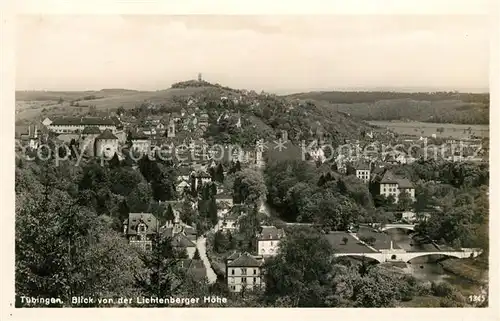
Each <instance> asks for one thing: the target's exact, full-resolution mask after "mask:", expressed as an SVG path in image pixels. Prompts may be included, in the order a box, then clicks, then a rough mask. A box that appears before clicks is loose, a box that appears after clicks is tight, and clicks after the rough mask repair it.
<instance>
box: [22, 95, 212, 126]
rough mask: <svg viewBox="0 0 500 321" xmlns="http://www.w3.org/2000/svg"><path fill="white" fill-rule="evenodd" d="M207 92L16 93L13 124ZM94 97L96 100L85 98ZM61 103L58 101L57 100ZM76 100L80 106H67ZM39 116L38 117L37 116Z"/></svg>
mask: <svg viewBox="0 0 500 321" xmlns="http://www.w3.org/2000/svg"><path fill="white" fill-rule="evenodd" d="M205 90H207V88H206V87H196V88H187V89H186V88H179V89H176V88H171V89H166V90H158V91H133V90H121V89H116V90H111V89H107V90H101V91H91V92H90V91H89V92H41V91H36V92H22V91H20V92H16V122H23V121H27V120H32V119H35V118H43V115H42V114H43V113H47V114H50V115H58V116H75V115H80V114H84V113H86V111H87V110H88V106H95V107H96V110H97V111H108V110H109V111H113V110H116V109H117V108H118V107H123V108H125V109H131V108H134V107H136V106H138V105H140V104H142V103H144V102H149V103H156V104H162V103H168V102H169V101H171V100H172V99H173V98H174V97H186V96H190V95H194V94H196V93H199V92H202V91H205ZM86 96H87V97H88V96H94V97H95V98H96V99H85V100H83V98H84V97H86ZM59 100H61V101H59ZM75 100H78V104H79V105H80V106H71V105H70V102H71V101H75ZM41 116H42V117H41Z"/></svg>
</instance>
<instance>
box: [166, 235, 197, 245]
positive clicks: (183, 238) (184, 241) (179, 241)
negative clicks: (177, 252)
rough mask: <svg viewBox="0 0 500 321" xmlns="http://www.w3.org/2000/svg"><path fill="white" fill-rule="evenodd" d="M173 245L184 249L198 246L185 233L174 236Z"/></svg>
mask: <svg viewBox="0 0 500 321" xmlns="http://www.w3.org/2000/svg"><path fill="white" fill-rule="evenodd" d="M172 245H173V246H174V247H183V248H186V247H196V244H194V243H193V241H192V240H190V239H189V238H188V237H187V235H185V234H184V233H179V234H176V235H174V237H173V238H172Z"/></svg>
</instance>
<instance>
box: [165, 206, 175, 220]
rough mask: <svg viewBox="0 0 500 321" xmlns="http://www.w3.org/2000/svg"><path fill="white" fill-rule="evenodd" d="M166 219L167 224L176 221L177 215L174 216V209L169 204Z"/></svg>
mask: <svg viewBox="0 0 500 321" xmlns="http://www.w3.org/2000/svg"><path fill="white" fill-rule="evenodd" d="M165 218H166V220H167V222H172V223H173V222H174V220H175V214H174V210H173V209H172V205H171V204H168V206H167V213H166V215H165Z"/></svg>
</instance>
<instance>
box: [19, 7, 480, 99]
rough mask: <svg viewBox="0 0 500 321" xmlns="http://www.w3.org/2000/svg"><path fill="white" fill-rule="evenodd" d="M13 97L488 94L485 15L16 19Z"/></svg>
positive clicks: (96, 16) (108, 16) (92, 16)
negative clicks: (207, 89) (180, 90)
mask: <svg viewBox="0 0 500 321" xmlns="http://www.w3.org/2000/svg"><path fill="white" fill-rule="evenodd" d="M16 41H17V55H16V59H17V66H16V73H17V76H16V77H17V78H16V87H17V89H19V90H32V89H37V90H40V89H41V90H90V89H97V90H98V89H102V88H128V89H143V90H156V89H165V88H168V87H170V85H171V84H172V83H174V82H177V81H182V80H188V79H194V78H196V77H197V74H198V72H201V73H202V74H203V77H204V78H205V79H206V80H207V81H210V82H218V83H221V84H223V85H228V86H231V87H235V88H248V89H255V90H259V91H260V90H262V89H264V90H268V91H276V92H283V91H305V90H321V89H323V90H328V89H346V88H377V87H378V88H381V87H382V88H387V87H391V88H398V87H406V88H408V87H412V88H415V87H418V88H436V89H446V90H450V89H457V90H472V89H487V88H488V66H489V63H488V58H489V20H488V17H486V16H472V15H471V16H463V15H462V16H460V15H447V16H444V15H421V16H415V15H387V16H384V15H373V16H361V15H358V16H353V15H351V16H349V15H339V16H336V15H329V16H214V15H204V16H200V15H194V16H151V15H149V16H119V15H116V16H110V15H107V16H103V15H89V16H68V15H64V16H23V17H20V18H19V20H18V24H17V38H16Z"/></svg>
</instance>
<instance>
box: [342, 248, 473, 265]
mask: <svg viewBox="0 0 500 321" xmlns="http://www.w3.org/2000/svg"><path fill="white" fill-rule="evenodd" d="M482 252H483V250H481V249H461V250H460V251H429V252H406V251H405V250H401V249H392V250H380V251H379V252H371V253H336V254H335V256H336V257H341V256H354V257H367V258H371V259H374V260H376V261H378V262H380V263H383V262H408V261H411V260H413V259H414V258H417V257H421V256H427V255H444V256H449V257H456V258H459V259H464V258H470V257H476V256H478V255H479V254H481V253H482Z"/></svg>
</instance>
